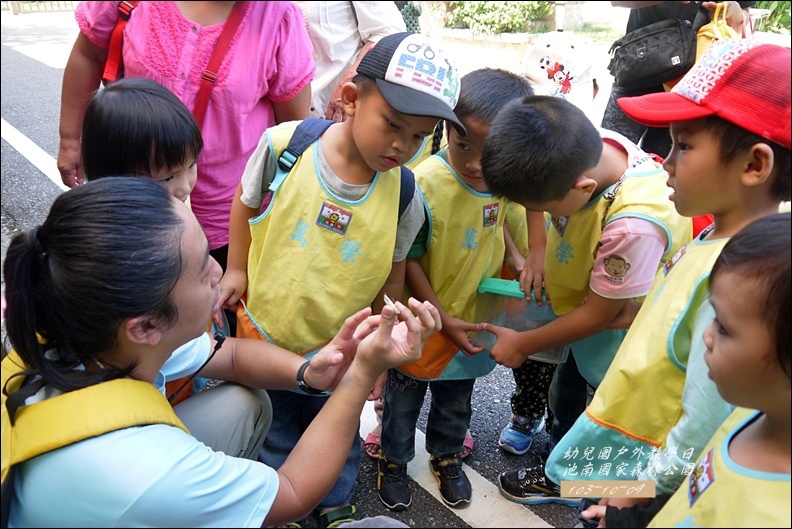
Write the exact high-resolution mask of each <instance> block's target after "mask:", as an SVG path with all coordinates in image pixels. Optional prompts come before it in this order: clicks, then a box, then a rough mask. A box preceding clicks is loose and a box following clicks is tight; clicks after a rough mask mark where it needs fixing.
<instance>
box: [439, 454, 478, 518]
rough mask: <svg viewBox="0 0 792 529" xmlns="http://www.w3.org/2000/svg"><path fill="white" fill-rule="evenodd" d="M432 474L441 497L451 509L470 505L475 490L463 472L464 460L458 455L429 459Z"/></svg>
mask: <svg viewBox="0 0 792 529" xmlns="http://www.w3.org/2000/svg"><path fill="white" fill-rule="evenodd" d="M429 464H430V465H431V466H432V473H433V474H434V475H435V477H436V478H437V483H438V485H439V486H440V496H442V497H443V501H444V502H445V503H446V504H447V505H450V506H451V507H457V506H460V504H461V503H464V504H466V503H470V497H471V495H472V494H473V489H472V487H471V486H470V480H469V479H468V477H467V476H466V475H465V471H464V470H462V460H461V459H459V457H457V455H456V454H454V455H452V456H445V457H433V456H430V457H429Z"/></svg>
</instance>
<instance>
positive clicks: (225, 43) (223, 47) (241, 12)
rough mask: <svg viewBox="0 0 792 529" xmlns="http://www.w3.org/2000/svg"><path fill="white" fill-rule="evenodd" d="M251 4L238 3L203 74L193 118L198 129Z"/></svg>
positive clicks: (201, 124)
mask: <svg viewBox="0 0 792 529" xmlns="http://www.w3.org/2000/svg"><path fill="white" fill-rule="evenodd" d="M248 3H249V2H236V3H235V4H234V8H233V9H232V10H231V14H230V15H229V16H228V19H227V20H226V22H225V25H224V26H223V31H222V33H220V38H218V39H217V44H216V45H215V49H214V51H213V52H212V57H211V58H210V59H209V64H207V65H206V69H205V70H204V71H203V72H201V85H200V86H199V87H198V95H196V96H195V107H194V108H193V116H195V120H196V121H197V122H198V127H199V128H200V127H203V120H204V117H206V108H207V107H208V106H209V96H210V95H211V93H212V88H214V84H215V82H216V81H217V72H218V71H219V70H220V65H221V64H222V63H223V58H224V57H225V54H226V51H228V48H229V45H230V44H231V39H232V38H233V37H234V35H235V34H236V31H237V28H238V27H239V24H240V23H241V22H242V19H243V18H244V16H245V10H246V9H247V5H248Z"/></svg>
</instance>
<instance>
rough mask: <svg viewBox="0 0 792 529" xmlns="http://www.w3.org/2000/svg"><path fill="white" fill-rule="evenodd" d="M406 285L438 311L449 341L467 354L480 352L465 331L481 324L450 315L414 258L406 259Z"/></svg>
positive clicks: (481, 349) (479, 327) (414, 294)
mask: <svg viewBox="0 0 792 529" xmlns="http://www.w3.org/2000/svg"><path fill="white" fill-rule="evenodd" d="M406 278H407V286H408V287H409V288H410V291H411V293H412V295H413V297H415V299H417V300H419V301H428V302H429V303H431V304H432V305H434V306H435V307H436V308H437V310H438V311H439V312H440V320H441V321H442V322H443V332H444V333H445V334H446V335H447V336H448V337H449V338H451V341H453V342H454V344H455V345H456V346H457V347H459V350H460V351H462V352H463V353H465V354H466V355H468V356H471V355H474V354H476V353H480V352H481V351H483V350H484V348H482V347H479V346H476V345H473V344H472V343H470V339H469V338H468V335H467V333H468V332H470V331H478V330H481V328H482V325H481V324H475V323H468V322H466V321H464V320H461V319H459V318H454V317H452V316H450V315H449V314H448V313H447V312H446V311H445V309H444V308H443V306H442V304H441V303H440V301H439V300H438V299H437V294H435V291H434V289H433V288H432V285H431V284H430V283H429V278H428V277H426V273H424V271H423V269H422V268H421V265H420V264H419V263H418V261H417V260H415V259H407V274H406Z"/></svg>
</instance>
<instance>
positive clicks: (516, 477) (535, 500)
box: [498, 465, 580, 507]
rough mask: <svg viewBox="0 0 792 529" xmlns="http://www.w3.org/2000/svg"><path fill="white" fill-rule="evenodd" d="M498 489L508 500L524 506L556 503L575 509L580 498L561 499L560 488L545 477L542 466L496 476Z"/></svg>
mask: <svg viewBox="0 0 792 529" xmlns="http://www.w3.org/2000/svg"><path fill="white" fill-rule="evenodd" d="M498 489H500V492H501V495H503V497H505V498H506V499H508V500H511V501H513V502H517V503H523V504H526V505H538V504H540V503H558V504H561V505H567V506H569V507H576V506H577V505H578V504H579V503H580V498H562V497H561V488H560V487H559V486H558V485H556V484H555V483H553V482H552V481H550V479H548V478H547V476H545V473H544V465H539V466H536V467H531V468H526V469H523V470H510V471H509V472H503V473H502V474H501V475H500V476H498Z"/></svg>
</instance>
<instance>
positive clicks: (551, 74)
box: [498, 29, 598, 455]
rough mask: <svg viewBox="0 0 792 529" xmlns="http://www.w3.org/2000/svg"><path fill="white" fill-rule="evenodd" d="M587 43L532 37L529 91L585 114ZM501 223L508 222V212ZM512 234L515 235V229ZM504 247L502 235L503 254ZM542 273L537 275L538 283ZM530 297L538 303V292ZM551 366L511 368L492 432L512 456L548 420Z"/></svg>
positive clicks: (590, 95)
mask: <svg viewBox="0 0 792 529" xmlns="http://www.w3.org/2000/svg"><path fill="white" fill-rule="evenodd" d="M589 48H590V44H589V43H588V42H587V41H586V40H585V39H583V38H582V37H581V36H580V35H576V34H574V33H570V32H565V31H564V30H563V29H559V30H556V31H550V32H548V33H543V34H541V35H539V36H538V37H536V38H535V39H534V40H533V41H532V42H531V45H530V46H528V48H527V49H526V51H525V55H524V56H523V61H522V66H523V72H525V76H526V77H527V78H528V81H529V82H530V83H531V88H533V90H534V93H535V94H536V95H550V96H554V97H560V98H562V99H566V100H567V101H569V102H570V103H572V104H574V105H575V106H576V107H578V108H579V109H581V110H582V111H583V112H584V113H585V114H586V115H587V116H589V118H591V113H592V107H593V101H594V98H595V97H596V95H597V91H598V87H597V80H596V79H595V78H594V73H595V68H594V63H595V61H594V60H593V59H592V57H591V55H590V53H588V51H587V50H588V49H589ZM514 208H519V209H520V210H523V218H525V214H524V211H525V210H524V208H523V207H522V206H521V205H519V204H515V203H512V205H511V206H510V211H511V209H514ZM529 214H531V213H529ZM533 214H536V215H538V220H539V221H540V222H541V223H539V222H537V223H536V225H535V226H530V227H532V228H535V227H538V228H539V229H540V232H539V233H540V234H541V239H540V240H542V241H544V239H545V238H546V237H545V234H544V216H543V214H542V213H541V212H539V213H533ZM506 222H507V227H508V222H509V217H508V216H507V218H506ZM512 233H514V231H512ZM517 233H520V234H521V232H517ZM531 239H532V240H537V235H536V234H534V233H532V236H531ZM532 247H533V250H534V251H533V253H524V254H523V255H527V256H528V258H529V259H538V260H539V261H540V263H538V264H535V265H533V266H534V267H535V266H539V265H540V266H541V270H542V271H543V270H544V253H545V245H544V244H542V245H541V246H539V245H532ZM508 248H509V246H508V239H507V253H508ZM525 251H527V248H526V249H525ZM543 275H544V274H542V278H543ZM520 276H522V277H520ZM518 278H519V279H521V283H522V285H523V288H529V289H530V287H529V285H528V284H526V280H528V279H529V278H527V277H525V275H524V274H518ZM542 278H539V280H538V283H539V287H541V282H542ZM530 279H534V278H533V277H532V278H530ZM536 282H537V281H533V283H536ZM545 294H547V293H545ZM536 299H537V303H538V304H540V305H541V304H542V297H541V292H539V293H538V296H537V298H536ZM548 300H549V297H548ZM548 302H550V301H548ZM555 370H556V365H555V364H550V363H546V362H538V361H527V360H526V361H525V362H523V363H522V364H521V365H520V366H519V367H517V368H515V369H513V370H512V372H513V374H514V391H513V392H512V394H511V410H512V417H511V419H510V420H509V422H508V424H507V425H506V426H505V427H504V428H503V430H501V433H500V435H499V436H498V446H500V447H501V448H502V449H503V450H505V451H507V452H511V453H513V454H516V455H522V454H524V453H526V452H527V451H528V450H529V449H530V448H531V444H532V443H533V440H534V437H535V435H536V434H537V433H538V432H539V431H540V430H541V429H542V426H543V424H545V422H544V416H545V412H547V424H548V425H552V424H553V421H554V418H553V413H552V411H551V410H549V409H548V406H547V397H548V391H549V389H550V384H551V383H552V380H553V375H554V374H555ZM548 431H550V428H548Z"/></svg>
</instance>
